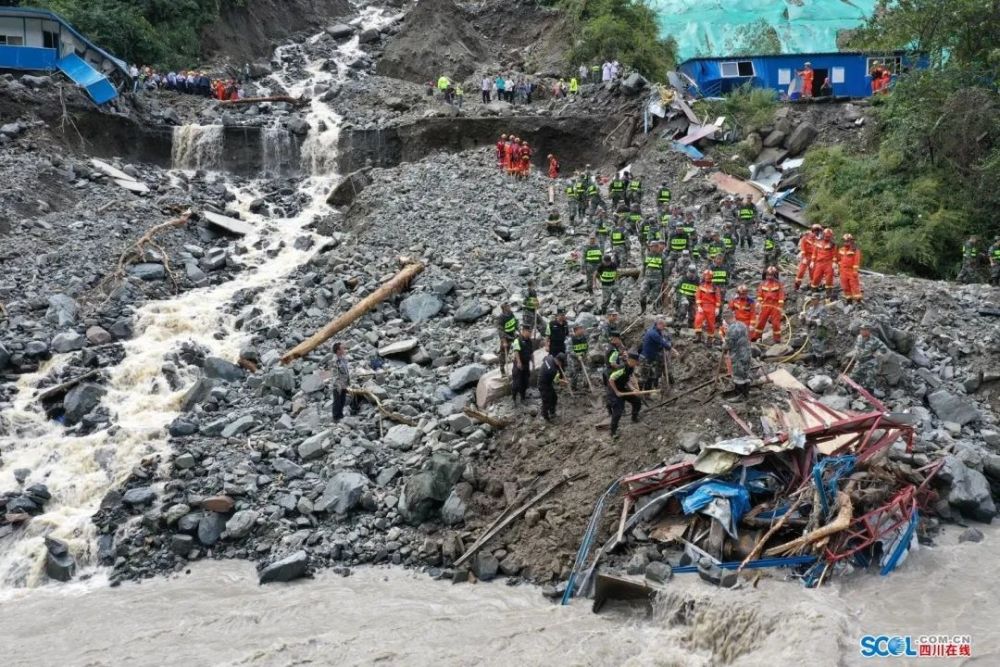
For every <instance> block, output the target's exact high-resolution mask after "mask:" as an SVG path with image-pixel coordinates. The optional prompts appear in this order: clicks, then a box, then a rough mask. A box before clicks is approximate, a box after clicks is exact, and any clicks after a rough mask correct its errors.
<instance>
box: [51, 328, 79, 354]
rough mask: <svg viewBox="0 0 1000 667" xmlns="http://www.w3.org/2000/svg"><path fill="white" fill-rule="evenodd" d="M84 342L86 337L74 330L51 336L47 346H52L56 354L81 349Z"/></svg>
mask: <svg viewBox="0 0 1000 667" xmlns="http://www.w3.org/2000/svg"><path fill="white" fill-rule="evenodd" d="M86 343H87V339H86V338H84V337H83V336H82V335H81V334H78V333H77V332H75V331H66V332H64V333H61V334H56V335H55V336H53V337H52V342H51V343H50V344H49V347H50V348H52V351H53V352H55V353H57V354H66V353H67V352H75V351H77V350H82V349H83V346H84V345H86Z"/></svg>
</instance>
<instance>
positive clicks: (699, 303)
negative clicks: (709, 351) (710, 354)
mask: <svg viewBox="0 0 1000 667" xmlns="http://www.w3.org/2000/svg"><path fill="white" fill-rule="evenodd" d="M720 305H722V290H721V289H719V288H718V286H716V285H713V284H712V272H711V271H705V272H704V273H702V274H701V284H700V285H698V291H697V292H695V293H694V306H695V313H694V331H695V337H696V338H697V339H698V340H702V331H703V330H704V329H705V328H706V327H707V328H708V335H709V336H714V335H715V321H716V316H717V315H718V312H719V306H720Z"/></svg>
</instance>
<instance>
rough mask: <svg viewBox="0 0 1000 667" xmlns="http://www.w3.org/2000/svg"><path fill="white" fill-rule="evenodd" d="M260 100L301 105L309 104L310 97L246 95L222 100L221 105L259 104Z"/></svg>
mask: <svg viewBox="0 0 1000 667" xmlns="http://www.w3.org/2000/svg"><path fill="white" fill-rule="evenodd" d="M258 102H288V103H289V104H294V105H295V106H297V107H300V106H302V105H304V104H309V99H308V98H303V97H291V96H289V95H270V96H268V97H244V98H243V99H240V100H220V101H219V106H222V107H232V106H238V105H240V104H257V103H258Z"/></svg>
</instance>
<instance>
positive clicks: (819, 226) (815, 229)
mask: <svg viewBox="0 0 1000 667" xmlns="http://www.w3.org/2000/svg"><path fill="white" fill-rule="evenodd" d="M812 230H813V231H814V232H816V233H819V232H821V231H823V225H813V226H812Z"/></svg>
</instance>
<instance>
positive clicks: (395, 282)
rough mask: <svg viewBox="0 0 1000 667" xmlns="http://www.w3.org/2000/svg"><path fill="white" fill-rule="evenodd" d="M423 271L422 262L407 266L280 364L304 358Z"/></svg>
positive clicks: (302, 343) (287, 354) (292, 351)
mask: <svg viewBox="0 0 1000 667" xmlns="http://www.w3.org/2000/svg"><path fill="white" fill-rule="evenodd" d="M423 270H424V264H423V263H422V262H416V263H414V264H410V265H408V266H407V267H406V268H404V269H403V270H402V271H400V272H399V273H397V274H396V275H395V276H393V277H392V279H391V280H389V282H387V283H386V284H384V285H382V286H381V287H379V288H378V289H377V290H375V291H374V292H372V293H371V294H369V295H368V296H366V297H365V298H364V299H362V300H361V301H359V302H358V303H356V304H354V307H353V308H351V309H350V310H348V311H347V312H346V313H344V314H343V315H340V316H339V317H336V318H335V319H333V320H331V321H330V322H329V323H328V324H327V325H326V326H325V327H323V328H322V329H320V330H319V331H317V332H316V333H314V334H313V335H312V336H310V337H309V338H307V339H305V340H304V341H302V342H301V343H299V344H298V345H296V346H295V347H293V348H292V349H290V350H288V351H287V352H285V354H284V355H282V357H281V363H283V364H289V363H291V362H293V361H295V360H296V359H301V358H302V357H304V356H306V355H307V354H309V353H310V352H312V351H313V350H315V349H316V348H317V347H319V346H320V345H322V344H323V343H325V342H326V341H328V340H330V339H331V338H332V337H333V336H335V335H337V333H339V332H341V331H343V330H344V329H346V328H347V327H349V326H351V324H353V323H354V321H355V320H357V319H358V318H359V317H361V316H362V315H364V314H365V313H367V312H368V311H369V310H372V309H373V308H375V306H377V305H379V304H380V303H382V302H383V301H385V300H386V299H388V298H389V297H390V296H392V295H393V294H396V293H398V292H401V291H402V290H403V289H405V288H406V286H407V285H409V283H410V280H412V279H413V278H414V277H415V276H416V275H417V274H418V273H420V272H421V271H423Z"/></svg>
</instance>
